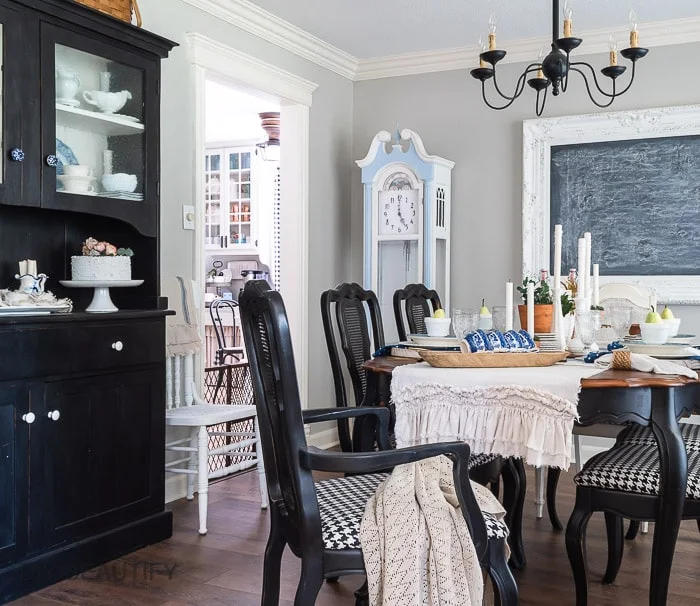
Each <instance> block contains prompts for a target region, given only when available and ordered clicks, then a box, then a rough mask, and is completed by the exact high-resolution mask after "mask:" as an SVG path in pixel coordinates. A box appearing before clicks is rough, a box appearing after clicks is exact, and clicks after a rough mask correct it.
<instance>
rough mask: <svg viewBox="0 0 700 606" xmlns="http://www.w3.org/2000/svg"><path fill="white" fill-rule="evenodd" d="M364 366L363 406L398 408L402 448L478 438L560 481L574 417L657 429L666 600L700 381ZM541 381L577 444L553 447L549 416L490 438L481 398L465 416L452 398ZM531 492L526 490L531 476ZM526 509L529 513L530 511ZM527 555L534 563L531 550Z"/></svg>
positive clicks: (660, 578)
mask: <svg viewBox="0 0 700 606" xmlns="http://www.w3.org/2000/svg"><path fill="white" fill-rule="evenodd" d="M504 355H507V354H504ZM363 369H364V370H365V371H366V372H367V388H366V392H365V397H364V400H363V405H365V406H369V405H391V406H392V407H393V408H394V414H395V421H394V427H393V429H394V432H395V438H396V444H397V446H398V447H402V446H409V445H413V444H419V443H428V442H430V441H447V440H454V439H458V440H462V441H465V442H468V443H471V444H472V448H473V450H474V452H490V453H492V454H499V455H501V456H503V457H512V458H513V459H515V460H520V461H523V460H524V461H526V462H527V463H529V464H532V465H538V466H541V467H542V468H543V467H544V466H549V467H550V474H553V475H554V477H555V478H556V477H557V475H558V474H559V473H560V471H561V469H566V468H567V467H568V465H569V462H570V452H571V430H572V429H573V424H574V421H576V423H578V424H579V425H582V426H587V425H593V424H597V423H612V424H618V425H622V424H627V423H638V424H640V425H644V426H650V427H651V429H652V431H653V433H654V436H655V437H656V440H657V444H658V447H659V454H660V462H661V469H660V492H659V510H658V515H657V518H656V524H655V527H654V538H653V546H652V565H651V573H650V574H651V578H650V593H649V595H650V604H652V605H653V606H660V605H662V604H665V603H666V601H665V600H666V595H667V593H668V583H669V575H670V571H671V565H672V562H673V553H674V550H675V544H676V539H677V536H678V530H679V527H680V522H681V515H682V511H683V506H684V501H685V488H686V483H687V455H686V450H685V445H684V443H683V439H682V437H681V435H680V433H679V425H678V423H679V419H680V418H682V417H686V416H690V415H691V414H693V413H697V412H700V404H699V402H700V381H698V380H695V379H690V378H688V377H684V376H679V375H661V374H651V373H648V372H639V371H628V370H609V369H608V370H605V369H603V368H601V367H598V366H596V365H594V364H585V363H583V362H581V361H576V362H573V363H572V362H565V363H560V364H556V365H553V366H551V367H545V368H529V369H528V368H499V369H484V368H454V369H443V368H433V367H431V366H430V365H428V364H427V363H424V362H420V361H417V360H415V359H409V358H395V357H391V356H387V357H377V358H374V359H372V360H367V361H366V362H365V363H364V364H363ZM446 371H450V372H446ZM535 371H537V372H535ZM545 371H546V372H545ZM547 377H550V379H551V380H549V383H548V379H547ZM533 385H535V386H536V388H535V389H534V394H532V393H531V394H530V395H531V396H532V397H535V398H536V397H538V396H542V395H543V394H544V396H546V400H545V403H547V404H548V405H551V406H550V408H551V411H552V417H553V418H559V419H560V420H561V421H562V422H561V423H559V424H558V425H557V429H556V431H557V432H559V431H560V430H561V428H562V427H568V431H569V436H568V438H569V439H568V441H567V440H564V441H562V440H561V439H560V438H557V439H555V440H554V441H551V440H550V441H549V442H547V448H544V446H545V436H543V435H542V433H541V432H542V428H543V426H542V423H545V424H546V423H547V422H548V421H547V420H546V418H545V417H542V418H540V419H539V420H537V422H534V423H531V424H530V426H529V427H528V431H524V432H520V433H519V434H518V435H519V436H520V437H519V438H518V439H513V440H511V441H507V440H506V441H500V442H498V441H489V440H488V439H486V438H487V435H486V433H487V432H488V431H491V430H493V428H494V426H493V424H492V425H491V426H490V427H489V428H486V427H483V426H482V427H480V426H479V424H481V425H484V424H485V421H484V419H485V418H486V417H484V416H483V415H481V416H480V415H478V414H476V415H475V414H473V413H474V410H475V409H477V408H478V406H475V402H473V401H471V402H470V401H469V399H467V401H466V402H467V406H465V408H466V409H470V410H467V411H466V412H465V411H464V410H461V409H460V400H459V398H457V399H454V398H452V399H451V398H450V397H446V396H447V395H448V394H449V393H450V392H454V391H457V392H458V393H459V394H467V395H469V394H472V395H474V394H475V393H476V394H477V395H478V396H480V397H483V396H484V395H486V396H487V397H488V395H489V393H490V392H489V388H496V387H498V388H503V387H505V386H508V387H509V388H512V389H513V390H514V391H515V392H518V391H521V392H523V393H526V392H528V391H531V390H532V389H533ZM493 393H498V390H496V391H495V392H493ZM501 393H504V392H501ZM515 401H516V402H517V399H516V400H515ZM567 401H568V402H570V403H571V404H572V405H573V410H572V409H570V408H567V406H566V402H567ZM501 405H502V404H501V403H500V402H499V399H498V398H489V401H488V404H487V406H488V407H491V408H498V407H499V406H501ZM491 420H492V421H493V418H491ZM555 425H556V424H555ZM547 427H548V428H549V429H550V430H552V428H553V427H554V425H552V424H551V423H550V424H549V425H547ZM499 431H500V429H499ZM513 436H515V434H512V436H511V437H513ZM373 443H374V436H373V429H372V428H371V427H369V426H363V425H362V424H360V423H358V424H356V425H355V427H354V432H353V444H354V446H355V447H356V448H358V449H367V448H369V447H371V446H372V444H373ZM551 447H555V450H556V452H545V451H546V450H547V449H548V448H549V449H550V450H551ZM554 485H556V483H555V484H554ZM521 489H522V490H523V491H524V482H523V485H522V486H521ZM519 514H520V515H522V509H521V510H520V512H519ZM520 524H521V520H517V521H516V523H515V526H516V528H518V529H519V527H520ZM511 532H512V529H511ZM518 540H520V537H518ZM517 547H518V546H517V541H516V548H517ZM520 548H521V549H522V545H520ZM520 557H521V558H522V563H524V553H522V554H521V556H520Z"/></svg>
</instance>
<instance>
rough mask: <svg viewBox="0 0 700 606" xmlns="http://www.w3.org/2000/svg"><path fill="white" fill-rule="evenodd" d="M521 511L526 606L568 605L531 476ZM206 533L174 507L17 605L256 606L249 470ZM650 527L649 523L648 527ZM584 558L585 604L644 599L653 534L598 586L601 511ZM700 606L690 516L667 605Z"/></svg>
mask: <svg viewBox="0 0 700 606" xmlns="http://www.w3.org/2000/svg"><path fill="white" fill-rule="evenodd" d="M528 481H529V482H530V485H529V486H528V503H527V507H526V512H525V519H524V530H525V533H524V534H525V548H526V550H527V557H528V565H527V567H526V569H525V570H523V571H521V572H519V573H517V579H518V584H519V587H520V596H521V602H520V603H521V604H522V605H524V606H527V605H531V606H567V605H569V604H574V602H575V600H574V590H573V580H572V577H571V573H570V570H569V563H568V560H567V558H566V552H565V549H564V535H563V533H555V532H553V531H552V529H551V527H550V525H549V522H548V521H547V520H546V519H542V520H537V519H536V518H535V515H534V505H533V504H532V501H533V498H534V497H533V483H534V482H533V475H532V474H531V473H529V475H528ZM210 497H211V500H210V508H209V533H208V534H207V535H206V536H204V537H200V536H199V535H198V534H197V530H196V529H197V504H196V501H194V502H187V501H185V500H183V501H179V502H177V503H174V504H172V505H173V506H172V509H173V512H174V516H175V530H174V534H173V537H172V538H171V539H169V540H167V541H163V542H162V543H159V544H157V545H152V546H151V547H148V548H146V549H142V550H141V551H138V552H136V553H133V554H130V555H128V556H125V557H124V558H122V559H120V560H116V561H114V562H111V563H109V564H106V565H105V566H102V567H100V568H98V569H95V570H92V571H90V572H87V573H84V574H81V575H78V576H77V577H75V578H72V579H69V580H66V581H64V582H62V583H59V584H57V585H54V586H52V587H48V588H47V589H44V590H43V591H40V592H38V593H36V594H33V595H31V596H28V597H26V598H23V599H21V600H18V601H16V602H14V603H13V604H17V605H19V604H22V605H32V606H34V605H36V606H43V605H45V606H51V605H53V606H55V605H56V604H81V605H86V606H101V605H109V606H127V605H129V606H131V605H133V606H151V605H153V606H156V605H157V606H166V605H167V606H184V605H185V604H187V605H193V606H219V605H232V606H253V605H258V604H260V597H259V594H260V587H261V583H262V553H263V550H264V546H265V540H266V538H267V528H268V525H267V514H266V513H265V512H263V511H261V510H260V507H259V496H258V492H257V477H256V475H255V474H254V473H247V474H244V475H242V476H239V477H235V478H230V479H228V480H226V481H223V482H219V483H217V484H215V485H213V486H212V488H211V492H210ZM559 503H560V513H561V514H562V520H566V519H568V515H569V513H570V511H571V508H572V506H573V484H572V481H571V475H570V474H564V475H562V480H561V483H560V489H559ZM651 530H652V531H653V526H652V527H651ZM588 536H589V541H588V557H589V563H590V567H591V586H590V599H589V604H590V606H597V605H599V604H615V605H621V604H631V605H632V604H634V605H638V606H642V605H643V604H647V603H648V598H647V587H648V578H649V566H650V556H651V542H652V534H651V533H650V534H648V535H640V536H638V537H637V539H636V540H635V541H632V542H627V544H626V552H625V558H624V561H623V564H622V569H621V571H620V574H619V576H618V579H617V582H616V583H615V585H614V586H606V587H604V586H602V585H601V583H600V579H601V577H602V573H603V570H604V568H605V557H606V546H605V541H604V534H603V524H602V516H596V517H595V518H594V519H593V520H592V521H591V524H590V526H589V533H588ZM298 571H299V565H298V562H297V560H296V558H294V556H292V555H291V553H287V554H286V556H285V560H284V562H283V570H282V593H281V596H282V599H281V600H280V604H284V605H289V604H292V603H293V597H294V591H295V588H296V582H297V578H298ZM361 581H362V579H361V578H360V577H346V578H344V579H341V582H340V583H338V584H336V585H329V584H325V585H324V587H323V589H322V592H321V595H320V596H319V599H318V601H317V604H318V605H319V606H343V605H345V604H347V605H350V606H351V605H353V604H354V600H353V597H352V592H353V590H354V589H356V588H357V587H359V586H360V584H361ZM699 603H700V535H699V534H698V531H697V528H696V526H695V524H694V523H692V522H684V523H683V527H682V531H681V536H680V539H679V542H678V545H677V547H676V558H675V561H674V568H673V575H672V577H671V591H670V594H669V599H668V604H669V605H672V606H685V605H691V604H694V605H695V604H699Z"/></svg>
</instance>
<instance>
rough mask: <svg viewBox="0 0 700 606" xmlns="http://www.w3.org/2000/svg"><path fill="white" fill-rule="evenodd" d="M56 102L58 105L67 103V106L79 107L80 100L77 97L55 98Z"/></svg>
mask: <svg viewBox="0 0 700 606" xmlns="http://www.w3.org/2000/svg"><path fill="white" fill-rule="evenodd" d="M56 103H58V104H59V105H68V106H69V107H80V101H78V99H56Z"/></svg>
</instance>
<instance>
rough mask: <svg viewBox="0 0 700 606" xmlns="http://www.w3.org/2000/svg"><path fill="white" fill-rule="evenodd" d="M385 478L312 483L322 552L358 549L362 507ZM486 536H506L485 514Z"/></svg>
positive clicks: (502, 524)
mask: <svg viewBox="0 0 700 606" xmlns="http://www.w3.org/2000/svg"><path fill="white" fill-rule="evenodd" d="M388 476H389V474H386V473H373V474H367V475H361V476H348V477H345V478H333V479H331V480H321V481H320V482H316V497H317V498H318V508H319V511H320V514H321V534H322V536H323V544H324V547H325V548H326V549H360V536H359V535H360V521H361V520H362V516H363V515H364V513H365V505H366V504H367V501H368V500H369V498H370V497H371V496H372V495H373V494H374V493H375V491H376V490H377V486H379V484H381V482H383V481H384V480H385V479H386V478H387V477H388ZM484 521H485V522H486V534H487V535H488V537H489V538H490V539H504V538H506V537H507V536H508V527H507V526H506V524H505V522H502V521H500V520H497V519H496V518H494V517H493V516H491V515H489V514H487V513H485V514H484Z"/></svg>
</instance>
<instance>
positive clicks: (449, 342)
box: [408, 335, 459, 347]
mask: <svg viewBox="0 0 700 606" xmlns="http://www.w3.org/2000/svg"><path fill="white" fill-rule="evenodd" d="M408 340H409V341H411V342H412V343H415V344H416V345H433V346H434V347H459V341H458V340H457V337H430V336H428V335H408Z"/></svg>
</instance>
